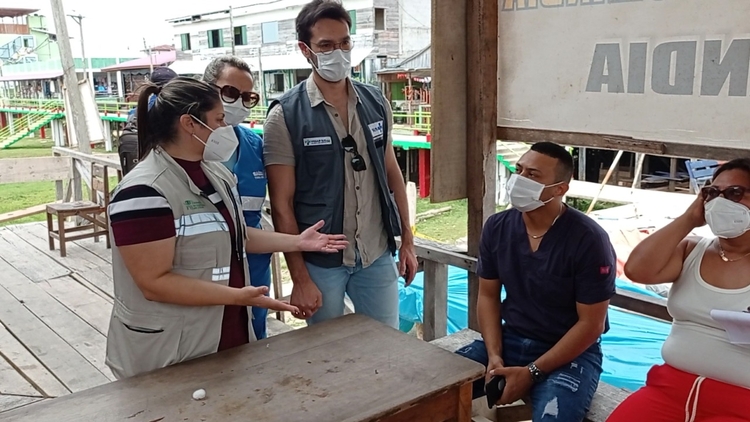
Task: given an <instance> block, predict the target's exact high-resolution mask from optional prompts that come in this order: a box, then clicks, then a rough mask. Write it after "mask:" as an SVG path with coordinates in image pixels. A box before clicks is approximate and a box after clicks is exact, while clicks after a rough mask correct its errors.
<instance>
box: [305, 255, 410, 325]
mask: <svg viewBox="0 0 750 422" xmlns="http://www.w3.org/2000/svg"><path fill="white" fill-rule="evenodd" d="M306 265H307V271H308V272H309V273H310V278H311V279H312V281H313V283H315V285H316V286H317V287H318V290H320V293H321V294H322V295H323V306H321V307H320V308H319V309H318V310H317V311H316V312H315V313H314V314H313V316H312V317H310V319H308V320H307V323H308V325H311V324H316V323H319V322H323V321H326V320H329V319H332V318H336V317H339V316H341V315H343V314H344V294H346V295H347V296H349V299H351V300H352V303H353V304H354V311H355V312H357V313H361V314H363V315H367V316H368V317H370V318H372V319H375V320H377V321H380V322H382V323H383V324H386V325H389V326H391V327H393V328H396V329H398V282H397V281H398V270H397V269H396V261H395V260H394V259H393V256H392V255H391V253H390V252H386V253H385V254H383V255H382V256H381V257H380V258H378V259H376V260H375V261H374V262H373V263H372V264H371V265H370V266H369V267H367V268H362V261H361V260H360V258H359V254H357V261H356V264H355V265H354V266H353V267H347V266H341V267H335V268H322V267H318V266H315V265H312V264H310V263H306Z"/></svg>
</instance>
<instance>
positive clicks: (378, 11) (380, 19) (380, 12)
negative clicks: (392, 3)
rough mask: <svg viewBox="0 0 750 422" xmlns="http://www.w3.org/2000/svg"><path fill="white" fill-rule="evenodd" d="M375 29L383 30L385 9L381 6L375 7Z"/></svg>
mask: <svg viewBox="0 0 750 422" xmlns="http://www.w3.org/2000/svg"><path fill="white" fill-rule="evenodd" d="M375 30H377V31H383V30H385V9H383V8H381V7H376V8H375Z"/></svg>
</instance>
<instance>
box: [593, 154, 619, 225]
mask: <svg viewBox="0 0 750 422" xmlns="http://www.w3.org/2000/svg"><path fill="white" fill-rule="evenodd" d="M623 152H625V151H624V150H619V151H617V155H615V159H614V160H612V165H610V166H609V170H607V174H606V175H605V176H604V180H602V184H601V185H600V186H599V190H598V191H597V192H596V196H595V197H594V199H592V200H591V204H590V205H589V209H588V211H586V214H590V213H591V211H593V210H594V205H596V201H598V200H599V195H601V194H602V191H603V190H604V187H605V186H607V182H608V181H609V178H610V177H611V176H612V172H614V171H615V170H616V169H617V167H619V165H620V158H622V154H623Z"/></svg>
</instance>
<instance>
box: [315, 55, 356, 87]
mask: <svg viewBox="0 0 750 422" xmlns="http://www.w3.org/2000/svg"><path fill="white" fill-rule="evenodd" d="M310 52H312V53H313V54H315V57H317V58H318V64H317V65H316V64H315V63H313V61H312V60H311V61H310V62H311V64H312V66H313V67H314V68H315V71H316V72H318V75H320V77H321V78H323V79H325V80H327V81H328V82H339V81H341V80H342V79H344V78H346V77H347V76H349V72H350V71H351V69H352V51H351V50H349V51H344V50H341V49H336V50H333V51H332V52H330V53H328V54H323V53H315V52H313V51H312V50H310Z"/></svg>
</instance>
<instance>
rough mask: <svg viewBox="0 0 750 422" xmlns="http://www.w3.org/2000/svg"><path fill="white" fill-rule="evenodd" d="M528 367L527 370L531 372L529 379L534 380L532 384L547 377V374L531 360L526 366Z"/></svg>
mask: <svg viewBox="0 0 750 422" xmlns="http://www.w3.org/2000/svg"><path fill="white" fill-rule="evenodd" d="M526 367H527V368H528V369H529V372H530V373H531V379H532V380H533V381H534V384H536V383H539V382H542V381H544V379H545V378H547V374H545V373H544V372H542V370H541V369H539V368H537V367H536V364H535V363H534V362H531V363H530V364H528V366H526Z"/></svg>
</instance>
